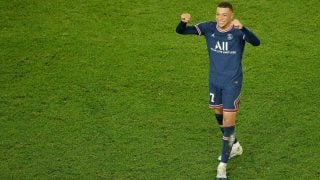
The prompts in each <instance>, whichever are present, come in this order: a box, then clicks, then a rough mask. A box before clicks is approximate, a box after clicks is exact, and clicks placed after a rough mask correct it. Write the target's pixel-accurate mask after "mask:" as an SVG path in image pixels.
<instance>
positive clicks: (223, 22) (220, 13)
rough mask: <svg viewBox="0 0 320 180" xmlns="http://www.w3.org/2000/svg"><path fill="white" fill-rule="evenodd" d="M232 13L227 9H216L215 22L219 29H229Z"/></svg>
mask: <svg viewBox="0 0 320 180" xmlns="http://www.w3.org/2000/svg"><path fill="white" fill-rule="evenodd" d="M232 18H233V12H232V11H231V10H230V9H229V8H220V7H218V8H217V11H216V21H217V24H218V26H219V27H220V28H221V29H225V28H227V27H229V25H230V24H231V22H232Z"/></svg>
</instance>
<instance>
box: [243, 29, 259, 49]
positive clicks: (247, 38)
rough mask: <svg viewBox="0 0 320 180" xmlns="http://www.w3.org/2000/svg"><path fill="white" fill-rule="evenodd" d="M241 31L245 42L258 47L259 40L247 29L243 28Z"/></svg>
mask: <svg viewBox="0 0 320 180" xmlns="http://www.w3.org/2000/svg"><path fill="white" fill-rule="evenodd" d="M241 31H242V32H243V34H244V40H245V41H247V42H248V43H250V44H252V45H253V46H259V45H260V40H259V38H258V37H257V36H256V35H255V34H254V33H253V32H251V31H250V30H249V29H248V28H246V27H243V28H242V29H241Z"/></svg>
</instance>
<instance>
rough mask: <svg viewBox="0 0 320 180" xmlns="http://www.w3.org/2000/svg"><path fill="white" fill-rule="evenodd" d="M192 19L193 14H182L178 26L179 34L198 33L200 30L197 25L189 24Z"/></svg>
mask: <svg viewBox="0 0 320 180" xmlns="http://www.w3.org/2000/svg"><path fill="white" fill-rule="evenodd" d="M190 19H191V15H190V14H188V13H183V14H181V21H180V23H179V24H178V26H177V28H176V32H177V33H178V34H196V35H198V31H197V29H196V27H195V26H187V24H188V22H189V21H190Z"/></svg>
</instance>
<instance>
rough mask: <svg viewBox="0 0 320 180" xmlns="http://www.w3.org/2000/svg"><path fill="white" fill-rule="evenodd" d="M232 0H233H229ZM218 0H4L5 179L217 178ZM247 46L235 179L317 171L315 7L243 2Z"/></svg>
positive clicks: (1, 157)
mask: <svg viewBox="0 0 320 180" xmlns="http://www.w3.org/2000/svg"><path fill="white" fill-rule="evenodd" d="M232 2H233V1H232ZM217 3H218V1H205V2H204V1H198V0H197V1H190V2H182V1H168V0H164V1H154V0H140V1H137V0H132V1H124V0H119V1H101V0H94V1H58V0H57V1H36V0H33V1H24V2H22V1H17V0H14V1H8V0H3V1H1V2H0V5H1V12H0V17H1V20H0V22H1V23H0V25H1V34H0V38H1V41H0V46H1V51H0V53H1V54H0V57H1V69H0V74H1V79H0V81H1V82H0V84H1V93H0V94H1V95H0V98H1V101H0V102H1V106H0V108H1V109H0V115H1V117H0V118H1V119H0V129H1V131H0V137H1V139H0V140H1V141H0V172H1V173H0V179H33V178H35V179H43V178H63V179H69V178H74V179H78V178H84V179H96V178H104V179H213V178H214V177H215V173H216V172H215V168H216V165H217V161H216V158H217V156H218V155H219V153H220V146H221V145H220V144H221V135H220V131H219V129H218V128H217V127H216V123H215V120H214V116H213V113H212V112H211V111H210V110H209V109H208V108H207V97H208V93H207V70H208V58H207V51H206V46H205V42H204V39H203V38H201V37H200V38H199V37H195V36H181V35H177V34H176V33H175V27H176V25H177V23H178V21H179V16H180V14H181V13H182V12H190V13H191V14H192V16H193V19H192V23H197V22H201V21H206V20H210V19H213V17H214V11H215V8H214V7H215V5H216V4H217ZM233 4H234V8H235V16H236V18H239V19H240V20H241V21H242V22H243V23H244V24H245V25H247V26H248V27H249V28H250V29H252V30H253V31H254V32H255V33H256V34H257V35H258V36H259V37H260V39H261V41H262V44H261V46H260V47H258V48H255V47H251V46H250V45H248V46H246V50H245V55H244V60H243V66H244V76H245V81H244V85H243V91H242V102H241V107H240V109H241V110H240V113H239V116H238V123H237V135H238V137H239V140H240V142H241V144H242V145H243V147H244V154H243V156H241V157H239V158H236V159H233V160H231V161H230V164H229V166H228V177H230V179H284V178H285V179H317V178H319V177H320V171H319V165H317V164H318V163H319V162H320V157H319V156H318V152H319V151H320V146H319V143H318V142H319V140H320V134H319V131H318V130H319V123H318V121H319V118H320V116H319V111H318V109H317V107H319V105H320V104H319V92H320V87H319V85H318V82H319V80H320V78H319V75H318V74H319V72H318V71H319V69H320V63H319V61H318V57H319V51H318V49H319V45H318V44H317V41H316V40H318V39H319V35H320V34H319V31H318V27H319V23H318V19H319V14H318V13H317V9H318V7H319V6H320V4H319V1H316V0H311V1H308V2H303V1H297V0H294V1H288V2H282V1H275V0H272V1H262V0H261V1H253V0H249V1H234V2H233Z"/></svg>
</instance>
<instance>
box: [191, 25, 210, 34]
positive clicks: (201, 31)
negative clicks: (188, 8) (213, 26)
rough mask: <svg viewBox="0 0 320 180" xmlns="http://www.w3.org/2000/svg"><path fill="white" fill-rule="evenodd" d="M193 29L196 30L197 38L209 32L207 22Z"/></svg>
mask: <svg viewBox="0 0 320 180" xmlns="http://www.w3.org/2000/svg"><path fill="white" fill-rule="evenodd" d="M194 27H195V28H196V30H197V32H198V35H199V36H201V35H205V34H206V33H207V32H208V31H209V23H208V22H203V23H199V24H196V25H195V26H194Z"/></svg>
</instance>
